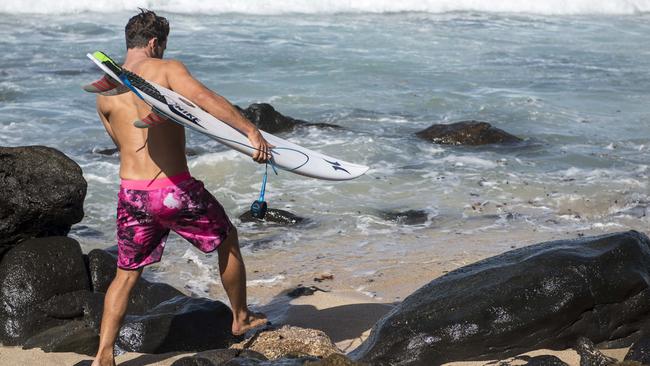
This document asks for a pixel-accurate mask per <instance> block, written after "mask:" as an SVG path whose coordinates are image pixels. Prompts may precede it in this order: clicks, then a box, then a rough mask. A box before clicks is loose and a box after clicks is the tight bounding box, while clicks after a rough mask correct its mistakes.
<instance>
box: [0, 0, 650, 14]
mask: <svg viewBox="0 0 650 366" xmlns="http://www.w3.org/2000/svg"><path fill="white" fill-rule="evenodd" d="M138 7H142V8H151V9H156V10H164V11H169V12H177V13H189V14H195V13H196V14H223V13H243V14H267V15H268V14H287V13H306V14H331V13H395V12H429V13H444V12H451V11H484V12H509V13H534V14H545V15H553V14H637V13H641V12H647V11H650V1H648V0H596V1H594V0H569V1H566V0H543V1H517V0H492V1H476V0H402V1H391V0H380V1H369V0H357V1H349V0H321V1H310V0H282V1H264V0H234V1H228V2H197V1H191V0H171V1H170V0H135V1H124V0H122V1H115V0H78V1H54V2H53V1H46V0H27V1H25V0H4V1H3V2H2V3H1V4H0V13H41V14H62V13H78V12H84V11H94V12H115V11H122V10H128V11H133V10H134V9H136V8H138Z"/></svg>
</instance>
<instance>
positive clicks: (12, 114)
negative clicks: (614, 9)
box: [0, 11, 650, 295]
mask: <svg viewBox="0 0 650 366" xmlns="http://www.w3.org/2000/svg"><path fill="white" fill-rule="evenodd" d="M162 14H163V15H165V16H167V17H168V18H169V20H170V22H171V26H172V31H171V34H170V39H169V42H168V51H167V53H166V57H170V58H177V59H180V60H182V61H183V62H185V63H186V65H187V66H188V67H189V69H190V70H191V71H192V73H193V74H194V75H195V76H196V77H197V78H198V79H200V80H202V81H203V82H204V83H205V84H206V85H208V86H209V87H211V88H213V89H214V90H215V91H217V92H218V93H220V94H222V95H224V96H225V97H227V98H228V99H230V100H231V101H232V102H233V103H236V104H238V105H240V106H243V107H245V106H248V105H249V104H251V103H255V102H267V103H271V104H272V105H273V106H274V107H275V108H276V109H277V110H278V111H280V112H281V113H283V114H285V115H289V116H292V117H294V118H299V119H303V120H307V121H311V122H327V123H333V124H337V125H340V126H343V127H345V129H344V130H319V129H316V128H308V129H300V130H296V131H295V132H291V133H287V134H283V135H282V137H284V138H288V139H290V140H292V141H294V142H297V143H299V144H301V145H304V146H307V147H309V148H312V149H315V150H318V151H322V152H324V153H327V154H330V155H334V156H336V157H339V158H341V159H344V160H348V161H352V162H357V163H360V164H365V165H369V166H370V167H371V170H370V171H369V172H368V174H367V175H366V176H364V177H362V178H360V179H358V180H354V181H350V182H338V183H333V182H325V181H317V180H313V179H309V178H303V177H299V176H294V175H291V174H289V173H283V172H281V173H280V175H279V176H277V177H276V176H271V177H270V183H269V186H268V187H267V200H268V201H269V204H270V206H271V207H273V208H280V209H285V210H289V211H291V212H293V213H295V214H297V215H299V216H302V217H305V218H308V219H309V220H310V222H309V224H307V225H304V226H301V227H297V228H292V229H287V228H284V227H275V226H272V227H265V226H256V225H250V224H245V225H240V233H241V234H240V235H241V238H242V245H243V246H244V249H245V251H246V253H247V255H248V256H249V258H251V262H252V263H253V264H255V263H264V261H265V260H267V259H268V258H273V259H274V260H275V261H276V262H275V263H274V264H273V265H269V266H268V267H265V268H264V269H260V272H259V274H257V275H252V277H251V278H252V280H260V281H262V280H264V278H270V279H272V281H271V280H269V281H271V282H273V283H275V284H278V285H280V286H283V285H287V283H288V282H291V278H301V277H303V278H304V277H308V276H310V274H311V272H312V271H325V270H327V271H334V272H337V273H338V272H341V273H343V275H341V278H342V279H341V280H342V281H343V279H346V280H349V281H350V283H351V285H350V286H351V287H352V288H355V289H360V288H361V287H359V286H358V283H357V282H358V281H357V282H355V279H357V278H365V277H367V276H372V275H375V274H376V273H379V272H381V271H382V270H388V269H389V268H390V269H394V268H398V270H396V271H398V272H399V268H402V270H403V271H407V269H406V268H411V267H409V266H412V265H413V263H418V261H426V260H429V259H431V258H437V259H439V260H441V261H443V262H444V261H445V260H446V259H449V260H450V261H452V259H453V258H474V257H473V255H476V256H481V255H489V254H495V253H497V252H500V251H503V250H505V249H507V248H509V247H510V246H511V245H512V244H513V243H517V244H519V243H527V242H530V241H531V240H533V239H537V238H539V239H545V238H555V237H574V236H576V235H578V234H582V233H600V232H607V231H618V230H626V229H630V228H632V229H637V230H642V231H643V230H645V231H648V227H650V225H649V224H650V219H649V218H648V216H642V217H638V216H640V215H625V214H619V212H620V211H625V210H626V209H629V208H632V207H635V206H637V205H639V204H641V205H647V203H648V202H650V188H649V186H648V177H649V175H650V171H649V170H648V166H649V165H650V108H649V106H650V47H648V43H647V36H648V35H649V34H650V22H649V21H650V16H649V15H648V14H646V13H640V14H634V12H632V13H630V14H578V15H567V14H565V15H548V14H547V15H544V14H526V13H488V12H478V11H464V12H449V13H444V12H443V13H434V12H430V13H426V12H399V13H381V12H379V13H371V12H364V11H356V12H353V13H331V12H321V13H318V12H316V13H315V14H296V13H282V14H279V15H255V14H243V13H236V14H234V13H227V14H210V15H206V14H203V13H202V12H198V11H197V12H195V13H191V14H181V13H165V12H162ZM130 15H131V13H130V12H114V13H85V12H82V13H70V14H56V15H53V14H42V15H35V14H31V15H30V14H28V15H19V14H0V36H1V37H0V49H2V52H1V53H0V145H3V146H18V145H35V144H38V145H47V146H52V147H55V148H58V149H59V150H61V151H63V152H64V153H66V154H68V155H69V156H71V157H72V158H73V159H74V160H75V161H76V162H77V163H79V165H81V167H82V168H83V170H84V175H85V177H86V179H87V181H88V196H87V198H86V203H85V211H86V216H85V218H84V220H83V222H82V223H80V225H79V226H77V228H76V229H75V230H76V231H73V235H75V236H76V237H77V238H78V239H79V240H80V241H81V242H82V245H83V246H84V248H85V249H89V248H92V247H101V246H108V245H112V243H113V238H114V216H115V200H116V190H117V186H118V180H119V177H118V163H119V161H118V158H117V157H115V156H105V155H101V154H98V153H97V151H99V150H102V149H106V148H110V147H112V144H111V141H110V139H109V138H108V136H107V135H106V134H105V132H104V130H103V128H102V125H101V123H99V120H98V118H97V116H96V112H95V110H94V98H93V96H92V95H89V94H85V93H83V91H82V90H81V89H80V85H82V84H84V83H86V82H88V81H91V80H94V79H95V78H96V77H98V76H99V74H98V71H97V69H96V68H95V66H94V65H93V64H92V63H91V62H90V61H89V60H88V59H87V58H86V57H85V54H86V53H87V52H92V51H95V50H103V51H105V52H106V53H107V54H109V55H111V56H113V57H114V58H116V59H120V58H121V57H122V56H123V53H124V41H123V26H124V24H125V22H126V21H127V19H128V17H129V16H130ZM468 119H477V120H483V121H487V122H490V123H492V124H493V125H494V126H496V127H498V128H501V129H504V130H506V131H508V132H511V133H513V134H515V135H518V136H520V137H522V138H524V139H525V140H526V142H525V143H524V144H522V145H521V146H517V147H478V148H473V147H472V148H470V147H449V146H437V145H432V144H430V143H427V142H424V141H421V140H419V139H417V138H416V137H415V136H414V133H415V132H417V131H419V130H421V129H424V128H426V127H428V126H430V125H431V124H433V123H448V122H454V121H459V120H468ZM188 140H189V142H188V146H189V147H191V148H192V149H194V150H195V151H197V152H198V156H196V157H192V158H191V160H190V167H191V170H192V172H193V173H194V174H195V175H196V176H197V177H199V178H200V179H203V180H204V181H205V183H206V186H207V187H208V188H209V189H210V190H211V191H212V192H213V193H214V194H215V196H217V198H218V199H219V200H220V201H222V203H223V204H224V206H225V207H226V210H227V211H228V212H229V213H231V216H233V217H236V216H238V215H239V214H240V213H242V212H244V211H245V210H246V209H247V208H248V207H249V205H250V203H251V202H252V201H253V200H254V199H255V198H256V197H257V195H258V192H259V185H260V182H261V175H262V173H263V167H261V166H258V165H256V164H254V163H252V162H251V161H250V160H249V159H248V158H245V157H244V156H240V155H239V154H238V153H235V152H232V151H229V150H226V149H225V148H224V147H222V146H220V145H219V144H218V143H216V142H214V141H211V140H209V139H207V138H206V137H205V136H202V135H198V134H196V133H190V134H189V138H188ZM382 210H383V211H405V210H423V211H425V212H426V213H427V215H428V220H427V222H426V223H425V224H420V225H415V226H408V225H403V224H400V223H395V222H391V221H388V220H386V219H384V218H382V215H380V214H379V213H378V211H382ZM82 229H83V230H82ZM527 233H531V234H530V235H528V234H527ZM532 233H534V234H532ZM461 236H462V239H456V238H459V237H461ZM397 238H399V239H397ZM478 238H481V240H478ZM484 238H493V240H487V243H486V240H485V239H484ZM396 239H397V240H396ZM396 253H399V255H400V256H403V257H404V258H406V259H405V263H406V264H403V267H400V264H399V263H398V264H395V263H393V262H391V263H388V262H386V263H384V262H383V261H384V260H386V258H390V257H394V256H396V255H397V254H396ZM463 253H464V254H463ZM468 253H469V254H468ZM476 253H478V254H476ZM319 256H321V257H322V256H324V257H325V259H322V260H320V261H319V260H315V259H314V258H318V257H319ZM283 258H284V259H283ZM409 258H410V259H409ZM283 260H285V261H286V262H282V261H283ZM452 262H453V261H452ZM296 263H309V265H308V266H307V267H305V266H299V265H295V264H296ZM454 263H456V262H454ZM458 264H459V265H460V264H462V261H461V262H458ZM213 265H214V258H211V257H207V258H206V257H202V256H200V255H199V256H197V255H196V252H192V251H188V250H187V246H185V245H184V244H182V242H181V241H180V239H178V238H177V237H173V238H171V240H170V243H169V245H168V249H167V257H166V262H165V263H163V264H161V265H159V266H158V267H156V268H154V271H153V273H154V274H155V276H160V277H162V278H165V279H166V280H169V281H172V282H173V281H177V282H178V283H180V284H186V285H185V287H186V289H187V290H188V291H190V292H194V293H197V294H201V295H205V294H212V295H214V294H215V291H217V290H215V289H213V287H212V284H213V283H215V282H214V281H213V280H211V279H210V278H212V277H210V276H213V275H214V274H215V272H214V270H213V269H212V268H213ZM280 268H284V272H285V273H280V272H281V270H280ZM408 270H412V269H408ZM278 273H280V274H278ZM278 276H279V277H278ZM346 276H347V277H346ZM364 276H365V277H364ZM359 281H361V280H359ZM271 282H269V283H271ZM362 287H363V286H362ZM364 289H365V288H364ZM364 289H361V290H364ZM380 292H381V291H380ZM386 292H389V291H388V290H386Z"/></svg>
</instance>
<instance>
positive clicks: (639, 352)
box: [625, 336, 650, 365]
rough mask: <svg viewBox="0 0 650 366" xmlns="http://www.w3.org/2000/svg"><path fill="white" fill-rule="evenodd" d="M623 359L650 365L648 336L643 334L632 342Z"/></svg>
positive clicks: (649, 340)
mask: <svg viewBox="0 0 650 366" xmlns="http://www.w3.org/2000/svg"><path fill="white" fill-rule="evenodd" d="M625 361H636V362H639V363H641V364H643V365H646V364H647V365H650V337H648V336H643V337H641V339H639V340H638V341H636V342H634V344H633V345H632V347H630V350H629V351H627V354H626V355H625Z"/></svg>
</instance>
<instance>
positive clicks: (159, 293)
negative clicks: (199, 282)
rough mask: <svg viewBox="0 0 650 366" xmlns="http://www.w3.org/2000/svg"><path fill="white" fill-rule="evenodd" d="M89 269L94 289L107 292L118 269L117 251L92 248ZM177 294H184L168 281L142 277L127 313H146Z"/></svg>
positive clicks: (130, 299)
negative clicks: (151, 280)
mask: <svg viewBox="0 0 650 366" xmlns="http://www.w3.org/2000/svg"><path fill="white" fill-rule="evenodd" d="M88 269H89V272H90V282H91V286H92V289H93V291H95V292H102V293H105V292H106V291H107V290H108V286H110V284H111V282H112V281H113V278H114V277H115V273H116V271H117V256H116V253H114V252H113V253H111V252H108V251H105V250H101V249H94V250H91V251H90V252H89V253H88ZM177 296H184V295H183V293H182V292H180V291H179V290H177V289H175V288H174V287H172V286H170V285H168V284H166V283H156V282H149V281H147V280H145V279H144V278H142V277H141V278H140V279H139V280H138V282H137V283H136V285H135V286H134V287H133V290H132V292H131V296H130V297H129V304H128V307H127V313H128V314H145V313H147V312H148V311H149V310H151V309H153V308H154V307H156V306H157V305H158V304H160V303H162V302H165V301H167V300H170V299H173V298H175V297H177Z"/></svg>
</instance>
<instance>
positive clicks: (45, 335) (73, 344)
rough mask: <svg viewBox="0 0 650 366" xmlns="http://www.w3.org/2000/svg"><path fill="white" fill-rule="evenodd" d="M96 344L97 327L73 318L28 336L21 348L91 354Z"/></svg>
mask: <svg viewBox="0 0 650 366" xmlns="http://www.w3.org/2000/svg"><path fill="white" fill-rule="evenodd" d="M98 346H99V333H98V332H97V329H95V328H93V327H91V326H89V325H88V324H86V323H85V322H83V321H79V320H73V321H70V322H66V323H65V324H63V325H59V326H56V327H53V328H49V329H47V330H45V331H43V332H41V333H39V334H37V335H35V336H33V337H31V338H29V339H28V340H27V341H26V342H25V344H24V345H23V349H30V348H41V349H42V350H43V351H45V352H75V353H81V354H85V355H89V356H93V355H95V353H96V352H97V347H98Z"/></svg>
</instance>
